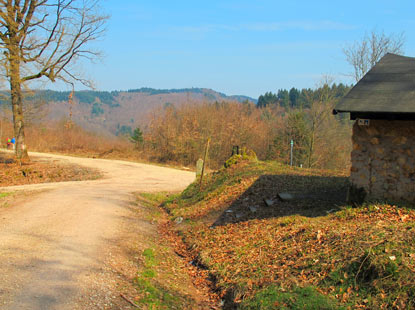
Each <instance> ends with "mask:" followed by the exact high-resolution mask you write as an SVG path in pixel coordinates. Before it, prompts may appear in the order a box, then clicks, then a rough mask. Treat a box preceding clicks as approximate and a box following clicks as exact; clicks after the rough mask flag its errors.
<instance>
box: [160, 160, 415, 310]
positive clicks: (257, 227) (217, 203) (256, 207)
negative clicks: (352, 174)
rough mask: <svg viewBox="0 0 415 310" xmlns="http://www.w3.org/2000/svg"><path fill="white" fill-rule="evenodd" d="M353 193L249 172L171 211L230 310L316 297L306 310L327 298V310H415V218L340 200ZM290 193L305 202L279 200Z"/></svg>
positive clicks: (226, 174)
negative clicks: (268, 202) (180, 219)
mask: <svg viewBox="0 0 415 310" xmlns="http://www.w3.org/2000/svg"><path fill="white" fill-rule="evenodd" d="M264 173H266V174H267V175H266V176H265V177H264V176H263V174H264ZM346 185H347V181H346V177H345V176H344V174H339V173H336V172H330V171H318V170H306V169H305V170H301V169H290V168H289V167H286V166H282V165H278V164H274V163H259V164H252V163H251V164H246V163H245V164H242V165H240V166H236V167H233V169H223V170H221V171H219V172H217V173H215V174H213V175H211V176H210V178H209V180H208V181H207V183H206V184H205V185H204V187H203V189H202V190H199V188H198V186H197V185H196V184H193V185H191V186H190V187H189V188H188V189H187V190H185V191H184V192H183V193H182V194H181V195H179V196H177V197H175V198H170V199H169V200H168V201H167V202H165V203H164V207H165V208H166V209H167V210H168V211H169V212H170V214H171V217H172V219H173V220H174V219H176V218H177V217H183V223H182V224H180V225H176V229H177V230H178V231H179V232H180V234H181V235H182V236H183V239H184V241H185V243H186V244H187V246H188V248H189V249H191V250H192V251H193V253H194V255H197V256H198V258H199V260H200V262H201V263H202V264H203V265H205V266H207V267H208V269H209V271H210V273H211V275H212V276H213V278H214V279H216V285H217V287H218V289H219V290H220V291H221V292H222V294H223V296H224V298H225V299H226V300H227V301H228V303H227V305H228V306H229V305H232V304H235V303H236V304H237V305H239V306H240V307H242V308H244V309H274V308H275V307H276V305H277V304H279V306H280V307H281V308H282V309H289V308H290V306H289V305H288V304H289V300H296V299H297V298H299V299H301V298H305V297H304V294H305V295H307V294H308V295H307V296H308V297H307V298H305V300H303V301H302V302H304V305H305V306H304V307H305V308H307V307H311V305H312V304H314V303H315V302H316V300H320V298H328V299H325V300H326V301H327V305H328V306H327V309H337V308H350V309H356V308H360V309H413V308H414V307H415V305H414V303H413V300H414V296H415V285H414V284H415V276H414V274H415V273H414V271H415V244H414V242H413V240H414V237H415V211H414V210H413V209H407V208H405V207H397V206H391V205H382V204H373V205H367V206H362V207H360V208H351V207H349V206H347V205H346V204H345V201H344V200H345V199H344V198H345V196H344V195H341V194H342V192H343V194H344V191H345V189H346ZM286 191H288V192H292V193H296V195H297V197H301V198H300V199H297V200H293V201H290V202H281V201H278V200H276V199H275V196H276V194H277V193H279V192H286ZM264 198H267V199H272V200H273V201H274V204H273V205H272V206H266V204H265V203H264V201H263V199H264ZM302 288H310V290H308V289H306V291H301V289H302ZM299 290H300V291H299ZM287 296H288V297H287ZM321 296H323V297H321ZM324 296H325V297H324ZM287 300H288V301H287ZM267 305H268V306H267ZM284 305H285V306H284ZM284 307H285V308H284ZM325 309H326V308H325Z"/></svg>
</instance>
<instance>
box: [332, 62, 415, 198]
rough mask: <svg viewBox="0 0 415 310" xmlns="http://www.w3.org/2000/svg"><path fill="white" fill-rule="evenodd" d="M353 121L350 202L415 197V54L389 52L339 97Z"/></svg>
mask: <svg viewBox="0 0 415 310" xmlns="http://www.w3.org/2000/svg"><path fill="white" fill-rule="evenodd" d="M343 112H348V113H350V118H351V119H352V120H355V123H354V126H353V137H352V140H353V151H352V155H351V159H352V167H351V174H350V183H351V187H350V190H349V201H350V202H352V203H361V202H363V201H364V200H388V201H409V202H415V58H411V57H404V56H399V55H395V54H387V55H385V56H384V57H383V58H382V59H381V60H380V61H379V62H378V63H377V64H376V65H375V66H374V67H373V68H372V69H371V70H370V71H369V72H368V73H367V74H366V75H365V76H364V77H363V78H362V79H361V80H360V81H359V82H358V83H357V84H356V85H355V86H354V87H353V88H352V89H351V90H350V92H349V93H348V94H347V95H346V96H345V97H344V98H343V99H342V100H341V101H340V102H339V104H338V105H337V106H336V107H335V109H334V111H333V113H334V114H337V113H343Z"/></svg>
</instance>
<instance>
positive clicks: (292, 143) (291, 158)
mask: <svg viewBox="0 0 415 310" xmlns="http://www.w3.org/2000/svg"><path fill="white" fill-rule="evenodd" d="M293 147H294V140H291V155H290V166H291V167H292V165H293Z"/></svg>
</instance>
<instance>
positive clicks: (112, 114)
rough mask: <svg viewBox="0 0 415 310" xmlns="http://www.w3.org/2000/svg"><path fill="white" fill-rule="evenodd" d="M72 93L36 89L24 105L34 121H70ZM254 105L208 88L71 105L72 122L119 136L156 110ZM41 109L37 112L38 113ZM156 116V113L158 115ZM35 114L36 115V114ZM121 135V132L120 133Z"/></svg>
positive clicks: (103, 96) (99, 97) (94, 97)
mask: <svg viewBox="0 0 415 310" xmlns="http://www.w3.org/2000/svg"><path fill="white" fill-rule="evenodd" d="M1 93H2V95H3V96H1V97H0V104H1V103H3V104H5V103H6V102H10V98H9V92H7V91H3V92H1ZM69 95H70V92H69V91H53V90H37V91H30V92H26V93H25V96H24V101H25V106H31V105H34V106H35V109H30V110H31V113H32V115H31V117H30V118H31V120H34V121H36V120H39V121H40V122H43V123H44V121H59V120H61V119H64V118H68V117H69V115H70V109H69V104H68V102H69ZM225 101H227V102H231V101H232V102H235V101H236V102H246V101H249V102H253V103H256V101H257V100H256V99H253V98H250V97H247V96H242V95H241V96H238V95H237V96H228V95H225V94H224V93H220V92H217V91H214V90H212V89H207V88H184V89H154V88H139V89H130V90H126V91H92V90H82V91H75V94H74V96H73V104H72V118H73V120H74V121H75V122H76V123H77V124H79V125H81V126H82V127H84V128H85V129H88V130H93V131H98V132H108V133H111V134H115V135H117V134H119V133H120V131H127V132H129V131H131V130H133V129H134V128H135V127H141V128H143V127H145V126H146V124H148V122H149V120H151V118H152V113H153V114H154V111H157V109H163V108H165V107H167V106H177V107H178V106H180V105H183V104H187V103H189V104H198V103H204V102H211V103H214V102H225ZM35 110H38V111H35ZM155 113H157V112H155ZM33 114H34V115H33ZM121 133H122V132H121Z"/></svg>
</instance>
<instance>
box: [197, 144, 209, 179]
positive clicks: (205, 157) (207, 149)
mask: <svg viewBox="0 0 415 310" xmlns="http://www.w3.org/2000/svg"><path fill="white" fill-rule="evenodd" d="M209 144H210V138H208V140H207V143H206V148H205V156H204V158H203V166H202V173H201V175H200V183H199V186H200V187H201V186H202V182H203V175H204V174H205V166H206V160H207V156H208V152H209Z"/></svg>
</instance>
